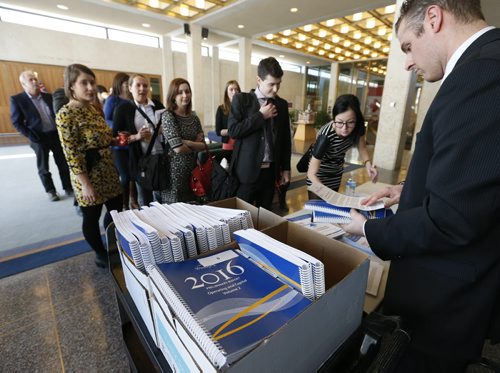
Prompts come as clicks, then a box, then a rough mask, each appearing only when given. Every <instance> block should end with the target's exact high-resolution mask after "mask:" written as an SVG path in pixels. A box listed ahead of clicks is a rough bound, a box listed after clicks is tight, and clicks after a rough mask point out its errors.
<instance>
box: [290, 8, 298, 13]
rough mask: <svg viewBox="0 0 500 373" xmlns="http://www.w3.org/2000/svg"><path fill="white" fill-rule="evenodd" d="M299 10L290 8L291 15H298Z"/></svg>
mask: <svg viewBox="0 0 500 373" xmlns="http://www.w3.org/2000/svg"><path fill="white" fill-rule="evenodd" d="M298 11H299V10H298V9H297V8H290V12H291V13H297V12H298Z"/></svg>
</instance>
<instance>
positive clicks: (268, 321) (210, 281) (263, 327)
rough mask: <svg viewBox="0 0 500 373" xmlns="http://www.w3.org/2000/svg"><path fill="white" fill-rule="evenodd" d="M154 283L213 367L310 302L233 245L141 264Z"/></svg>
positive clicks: (247, 347) (235, 356)
mask: <svg viewBox="0 0 500 373" xmlns="http://www.w3.org/2000/svg"><path fill="white" fill-rule="evenodd" d="M147 270H148V273H149V277H150V280H151V282H152V283H153V285H154V287H156V288H157V289H158V290H159V292H160V293H161V294H157V295H156V296H161V297H163V299H164V300H165V302H166V303H167V304H168V306H169V308H170V309H171V310H172V311H173V314H174V318H175V320H176V322H180V323H181V324H182V327H184V328H185V329H187V331H188V332H189V334H190V335H191V337H192V338H193V339H194V340H195V341H196V342H197V345H198V347H199V348H200V349H201V350H202V351H203V353H204V354H205V355H206V357H208V359H209V360H210V362H211V363H212V364H213V365H214V366H215V367H216V368H223V367H225V366H227V365H229V364H231V363H233V362H234V361H236V360H238V359H239V358H240V357H241V356H242V355H244V354H245V353H247V352H249V351H250V350H252V349H253V348H255V347H256V346H257V345H258V344H259V343H261V342H263V341H264V340H265V339H266V338H268V337H270V336H271V335H272V334H273V333H275V332H276V331H278V330H279V329H280V328H281V327H283V326H284V325H285V324H286V323H288V322H289V321H290V320H292V319H293V318H294V317H296V316H297V315H298V314H300V313H301V312H302V311H304V310H305V309H306V308H307V307H308V306H309V305H310V304H311V301H310V300H309V299H307V298H306V297H304V296H303V295H302V294H301V293H300V292H298V291H297V290H295V289H294V288H292V287H290V286H289V285H288V284H287V283H285V282H282V281H280V280H279V279H277V278H275V277H274V276H272V275H270V274H268V273H267V272H266V271H264V270H262V268H260V267H259V266H257V265H256V264H255V263H254V262H252V261H251V260H249V259H247V258H246V257H245V256H244V255H242V254H241V252H239V250H225V251H221V252H218V253H216V254H212V255H210V256H206V257H202V258H198V259H190V260H186V261H184V262H179V263H163V264H156V265H151V266H149V267H148V268H147Z"/></svg>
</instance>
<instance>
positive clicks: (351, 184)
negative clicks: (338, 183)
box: [345, 179, 356, 196]
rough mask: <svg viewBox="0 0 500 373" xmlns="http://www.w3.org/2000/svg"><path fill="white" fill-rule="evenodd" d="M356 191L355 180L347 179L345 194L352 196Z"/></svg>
mask: <svg viewBox="0 0 500 373" xmlns="http://www.w3.org/2000/svg"><path fill="white" fill-rule="evenodd" d="M355 193H356V182H355V181H354V180H353V179H349V180H347V183H346V187H345V194H346V195H348V196H354V195H355Z"/></svg>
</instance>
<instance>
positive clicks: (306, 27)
mask: <svg viewBox="0 0 500 373" xmlns="http://www.w3.org/2000/svg"><path fill="white" fill-rule="evenodd" d="M311 30H312V25H305V26H304V31H307V32H309V31H311Z"/></svg>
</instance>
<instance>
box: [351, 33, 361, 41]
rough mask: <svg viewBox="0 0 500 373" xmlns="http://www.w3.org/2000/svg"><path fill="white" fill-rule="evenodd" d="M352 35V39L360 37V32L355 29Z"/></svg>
mask: <svg viewBox="0 0 500 373" xmlns="http://www.w3.org/2000/svg"><path fill="white" fill-rule="evenodd" d="M352 37H353V38H354V39H361V32H360V31H356V32H355V33H354V35H353V36H352Z"/></svg>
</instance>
